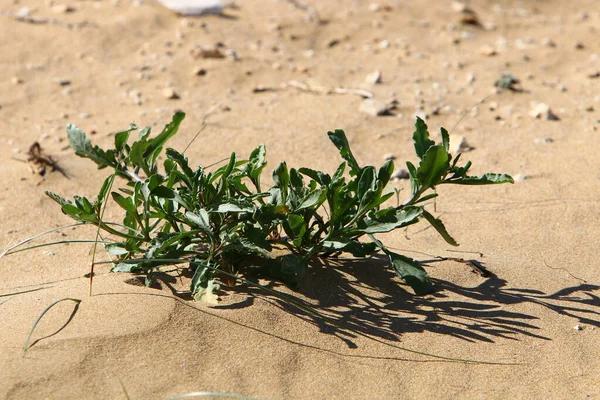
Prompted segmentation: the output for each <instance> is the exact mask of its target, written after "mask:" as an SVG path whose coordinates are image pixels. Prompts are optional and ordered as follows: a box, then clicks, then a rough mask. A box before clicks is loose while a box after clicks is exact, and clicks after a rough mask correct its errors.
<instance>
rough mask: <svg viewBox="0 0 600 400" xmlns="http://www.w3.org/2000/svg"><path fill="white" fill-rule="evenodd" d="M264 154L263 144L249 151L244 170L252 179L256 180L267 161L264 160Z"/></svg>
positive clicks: (265, 152)
mask: <svg viewBox="0 0 600 400" xmlns="http://www.w3.org/2000/svg"><path fill="white" fill-rule="evenodd" d="M266 154H267V150H266V148H265V146H264V145H263V144H261V145H260V146H258V147H257V148H256V149H254V150H253V151H252V153H250V157H249V158H248V164H247V165H246V171H247V173H248V176H249V177H250V179H252V180H253V181H258V179H259V178H260V174H261V173H262V170H263V169H264V168H265V166H266V165H267V161H266V160H265V157H266Z"/></svg>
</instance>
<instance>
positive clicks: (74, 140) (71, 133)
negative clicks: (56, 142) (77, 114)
mask: <svg viewBox="0 0 600 400" xmlns="http://www.w3.org/2000/svg"><path fill="white" fill-rule="evenodd" d="M67 136H68V138H69V143H70V145H71V147H72V148H73V150H75V154H76V155H78V156H79V157H84V158H89V159H90V160H92V161H94V162H95V163H96V164H97V165H98V167H99V168H105V167H107V166H113V165H115V162H114V156H113V157H112V158H111V157H110V155H109V154H107V153H106V152H104V150H102V149H101V148H100V147H98V146H92V142H90V139H89V138H88V136H87V135H86V134H85V132H84V131H82V130H81V129H79V128H78V127H77V126H76V125H73V124H69V125H67Z"/></svg>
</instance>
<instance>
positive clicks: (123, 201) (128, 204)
mask: <svg viewBox="0 0 600 400" xmlns="http://www.w3.org/2000/svg"><path fill="white" fill-rule="evenodd" d="M111 195H112V198H113V200H114V201H115V202H116V203H117V204H118V205H119V206H121V208H122V209H124V210H125V211H127V212H129V213H131V214H132V215H137V207H136V206H135V204H134V203H133V199H132V198H131V197H125V196H123V195H121V194H119V193H117V192H112V193H111Z"/></svg>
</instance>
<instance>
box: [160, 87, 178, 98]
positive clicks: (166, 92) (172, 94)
mask: <svg viewBox="0 0 600 400" xmlns="http://www.w3.org/2000/svg"><path fill="white" fill-rule="evenodd" d="M162 95H163V96H164V97H165V98H166V99H169V100H176V99H178V98H179V95H178V94H177V92H176V91H175V90H174V89H173V88H164V89H163V91H162Z"/></svg>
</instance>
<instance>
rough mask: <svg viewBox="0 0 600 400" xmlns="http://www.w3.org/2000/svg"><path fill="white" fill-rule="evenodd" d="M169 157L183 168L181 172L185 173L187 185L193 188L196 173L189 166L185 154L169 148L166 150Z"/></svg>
mask: <svg viewBox="0 0 600 400" xmlns="http://www.w3.org/2000/svg"><path fill="white" fill-rule="evenodd" d="M166 154H167V157H168V158H169V159H171V160H173V161H175V162H176V163H177V165H179V167H180V168H181V172H183V173H184V175H185V177H186V180H185V182H186V184H187V185H188V186H192V180H193V179H194V171H192V169H191V168H190V166H189V164H188V159H187V157H185V156H184V155H183V154H181V153H180V152H178V151H177V150H174V149H171V148H168V149H167V150H166Z"/></svg>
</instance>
